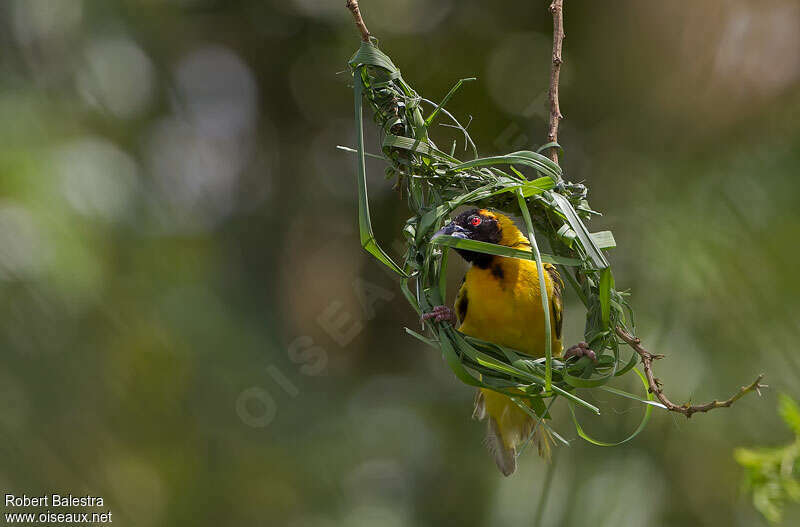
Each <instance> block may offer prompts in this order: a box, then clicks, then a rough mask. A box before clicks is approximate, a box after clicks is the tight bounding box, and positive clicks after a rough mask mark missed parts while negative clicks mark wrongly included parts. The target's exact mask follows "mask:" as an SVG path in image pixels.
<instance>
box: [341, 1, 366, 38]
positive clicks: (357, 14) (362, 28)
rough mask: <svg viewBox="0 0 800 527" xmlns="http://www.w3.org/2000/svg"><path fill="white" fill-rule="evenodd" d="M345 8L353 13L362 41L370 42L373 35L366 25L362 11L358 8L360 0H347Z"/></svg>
mask: <svg viewBox="0 0 800 527" xmlns="http://www.w3.org/2000/svg"><path fill="white" fill-rule="evenodd" d="M345 6H346V7H347V9H349V10H350V12H351V13H353V20H355V23H356V27H357V28H358V32H359V33H361V40H363V41H364V42H369V37H370V36H371V35H370V33H369V29H367V25H366V24H365V23H364V18H363V17H362V16H361V10H360V9H359V8H358V0H347V3H345Z"/></svg>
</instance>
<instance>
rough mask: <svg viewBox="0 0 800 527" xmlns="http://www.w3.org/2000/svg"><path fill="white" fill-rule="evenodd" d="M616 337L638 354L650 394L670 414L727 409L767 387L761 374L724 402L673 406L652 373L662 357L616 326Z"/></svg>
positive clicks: (689, 415)
mask: <svg viewBox="0 0 800 527" xmlns="http://www.w3.org/2000/svg"><path fill="white" fill-rule="evenodd" d="M617 335H619V337H620V338H621V339H622V340H624V341H625V343H626V344H628V346H630V347H631V348H632V349H633V350H634V351H635V352H636V353H638V354H639V357H641V359H642V366H643V367H644V375H645V377H646V378H647V384H648V385H649V391H650V393H652V394H653V395H655V396H656V398H657V399H658V400H659V401H661V403H662V404H663V405H664V406H666V407H667V410H669V411H670V412H677V413H681V414H683V415H685V416H686V417H687V418H689V417H691V416H692V414H696V413H698V412H708V411H709V410H713V409H715V408H727V407H728V406H730V405H732V404H733V403H735V402H736V401H737V400H739V399H740V398H742V397H743V396H745V395H746V394H748V393H750V392H756V393H757V394H758V395H761V388H766V387H767V385H766V384H761V380H762V379H763V378H764V374H763V373H762V374H761V375H759V376H758V377H756V380H754V381H753V382H751V383H750V384H748V385H747V386H742V387H741V388H739V391H737V392H736V393H735V394H733V395H732V396H730V397H729V398H728V399H725V400H724V401H718V400H716V399H714V400H713V401H711V402H708V403H705V404H689V403H684V404H681V405H678V404H675V403H673V402H672V401H670V400H669V399H668V398H667V396H666V395H664V390H663V389H662V388H661V381H659V380H658V378H656V376H655V375H654V373H653V361H656V360H658V359H663V358H664V356H663V355H658V354H655V353H650V352H649V351H647V350H646V349H645V348H644V347H642V341H641V340H640V339H639V338H638V337H635V336H633V335H631V334H630V333H628V332H627V331H625V330H624V329H623V328H621V327H619V326H617Z"/></svg>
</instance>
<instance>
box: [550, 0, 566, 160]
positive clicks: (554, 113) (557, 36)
mask: <svg viewBox="0 0 800 527" xmlns="http://www.w3.org/2000/svg"><path fill="white" fill-rule="evenodd" d="M563 8H564V0H553V2H552V3H551V4H550V12H551V13H552V14H553V65H552V66H551V67H550V91H549V93H548V97H549V99H550V120H549V126H548V129H547V142H548V143H553V142H558V123H559V122H560V121H561V119H563V118H564V116H563V115H561V108H560V106H559V104H558V80H559V77H560V76H561V64H562V63H563V62H564V61H563V59H562V58H561V48H562V44H563V42H564V15H563ZM548 157H549V158H550V159H552V160H553V162H554V163H558V148H550V151H549V153H548Z"/></svg>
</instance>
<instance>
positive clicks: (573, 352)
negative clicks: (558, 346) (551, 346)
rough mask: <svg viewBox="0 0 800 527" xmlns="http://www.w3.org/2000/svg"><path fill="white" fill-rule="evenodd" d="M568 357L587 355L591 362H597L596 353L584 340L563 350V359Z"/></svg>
mask: <svg viewBox="0 0 800 527" xmlns="http://www.w3.org/2000/svg"><path fill="white" fill-rule="evenodd" d="M570 357H578V358H581V357H589V358H590V359H592V362H597V354H596V353H595V352H594V351H593V350H591V349H590V348H589V345H588V344H587V343H585V342H584V341H580V342H578V343H577V344H575V345H574V346H572V347H571V348H569V349H568V350H567V351H565V352H564V359H565V360H566V359H568V358H570Z"/></svg>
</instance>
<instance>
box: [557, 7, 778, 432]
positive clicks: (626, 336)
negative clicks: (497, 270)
mask: <svg viewBox="0 0 800 527" xmlns="http://www.w3.org/2000/svg"><path fill="white" fill-rule="evenodd" d="M563 8H564V0H553V1H552V3H551V4H550V12H551V13H552V14H553V65H552V67H551V69H550V92H549V99H550V119H549V128H548V132H547V141H548V142H558V125H559V122H560V121H561V119H563V118H564V116H563V115H561V108H560V106H559V101H558V81H559V76H560V74H561V64H562V63H563V60H562V57H561V50H562V45H563V41H564V15H563ZM548 157H550V159H552V160H553V162H554V163H558V148H556V147H553V148H551V149H550V152H549V155H548ZM616 333H617V335H619V337H620V338H621V339H622V340H623V341H625V343H626V344H628V346H630V347H631V348H632V349H633V350H634V351H635V352H636V353H637V354H638V355H639V357H640V358H641V359H642V366H643V367H644V374H645V377H646V378H647V384H648V387H649V391H650V393H652V394H653V395H655V396H656V398H657V399H658V400H659V401H661V403H662V404H663V405H664V406H665V407H666V408H667V410H669V411H670V412H677V413H681V414H683V415H685V416H686V417H687V418H689V417H691V416H692V414H696V413H700V412H708V411H710V410H713V409H715V408H727V407H729V406H731V405H732V404H733V403H735V402H736V401H737V400H739V399H740V398H742V397H743V396H745V395H746V394H748V393H750V392H756V393H758V395H761V388H766V387H767V386H766V385H765V384H761V380H762V379H763V378H764V374H763V373H762V374H761V375H759V376H758V377H757V378H756V380H755V381H753V382H752V383H750V384H748V385H747V386H742V387H741V388H740V389H739V391H737V392H736V393H735V394H733V395H732V396H731V397H730V398H728V399H725V400H724V401H717V400H716V399H715V400H713V401H711V402H708V403H705V404H694V405H692V404H689V403H684V404H681V405H678V404H675V403H673V402H672V401H670V400H669V399H668V398H667V396H666V395H664V390H663V389H662V387H661V381H659V380H658V378H656V376H655V374H654V373H653V361H656V360H658V359H661V358H663V357H664V356H663V355H658V354H655V353H650V352H649V351H647V350H646V349H645V348H644V347H643V346H642V341H641V340H639V338H638V337H635V336H633V335H631V334H630V333H628V332H627V331H626V330H625V329H623V328H622V327H619V326H618V327H617V328H616Z"/></svg>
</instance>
